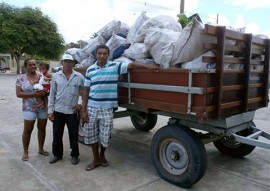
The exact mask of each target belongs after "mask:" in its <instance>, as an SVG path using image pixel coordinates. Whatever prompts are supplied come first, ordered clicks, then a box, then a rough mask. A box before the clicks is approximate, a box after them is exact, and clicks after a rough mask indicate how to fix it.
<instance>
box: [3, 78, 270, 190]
mask: <svg viewBox="0 0 270 191" xmlns="http://www.w3.org/2000/svg"><path fill="white" fill-rule="evenodd" d="M16 77H17V75H15V74H8V73H6V74H0V108H1V109H0V190H1V191H7V190H8V191H13V190H14V191H18V190H20V191H54V190H55V191H60V190H63V191H77V190H79V191H83V190H92V191H151V190H153V191H156V190H161V191H165V190H168V191H169V190H170V191H176V190H194V191H228V190H230V191H242V190H243V191H269V190H270V150H266V149H262V148H256V149H255V150H254V151H253V152H252V153H251V154H250V155H248V156H246V157H245V158H243V159H237V158H232V157H229V156H225V155H222V154H221V153H220V152H219V151H218V150H217V149H216V148H215V147H214V146H213V144H212V143H210V144H207V145H205V147H206V150H207V157H208V167H207V170H206V173H205V175H204V177H203V178H202V179H201V180H200V181H199V182H198V183H197V184H195V185H193V186H192V187H191V188H189V189H183V188H180V187H178V186H175V185H173V184H171V183H169V182H167V181H165V180H163V179H162V178H160V177H159V175H158V174H157V172H156V170H155V168H154V166H153V164H152V161H151V157H150V143H151V139H152V136H153V135H154V133H155V132H156V131H157V130H158V129H159V128H160V127H162V126H164V125H166V123H167V120H168V118H166V117H159V119H158V123H157V125H156V127H155V128H154V129H153V130H151V131H150V132H147V133H145V132H140V131H137V130H136V129H135V128H134V127H133V126H132V123H131V122H130V119H129V118H128V117H126V118H121V119H115V120H114V130H113V135H112V140H111V144H110V146H109V148H108V149H107V158H108V160H109V162H110V166H109V167H106V168H105V167H99V168H97V169H95V170H93V171H90V172H87V171H85V170H84V168H85V166H86V165H87V164H88V163H89V162H90V161H91V160H92V152H91V149H90V147H89V146H86V145H83V144H80V145H79V146H80V157H79V158H80V159H81V161H80V163H79V164H78V165H71V163H70V160H69V153H70V149H69V142H68V136H67V130H66V131H65V134H64V158H63V160H61V161H59V162H58V163H56V164H49V158H50V157H51V156H52V154H51V143H52V124H51V122H48V125H47V137H46V142H45V149H46V150H48V151H49V152H50V156H49V157H44V156H41V155H39V154H38V146H37V136H36V134H37V131H36V128H35V130H34V132H33V134H32V138H31V143H30V149H29V154H30V155H29V157H30V160H29V161H28V162H23V161H22V160H21V156H22V143H21V135H22V130H23V119H22V112H21V99H19V98H17V97H16V95H15V80H16ZM254 122H255V124H256V125H257V127H258V128H260V129H263V130H266V131H267V132H270V128H269V124H270V108H269V107H268V108H264V109H260V110H258V111H257V112H256V118H255V120H254Z"/></svg>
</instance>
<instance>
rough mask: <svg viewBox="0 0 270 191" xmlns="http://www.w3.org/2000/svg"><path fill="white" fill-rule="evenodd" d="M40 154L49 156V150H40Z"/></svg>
mask: <svg viewBox="0 0 270 191" xmlns="http://www.w3.org/2000/svg"><path fill="white" fill-rule="evenodd" d="M38 154H40V155H43V156H49V152H47V151H39V152H38Z"/></svg>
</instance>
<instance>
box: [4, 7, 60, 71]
mask: <svg viewBox="0 0 270 191" xmlns="http://www.w3.org/2000/svg"><path fill="white" fill-rule="evenodd" d="M63 50H64V40H63V37H62V35H61V34H60V33H59V32H58V29H57V25H56V24H55V23H54V22H52V21H51V19H50V18H49V17H48V16H46V15H44V14H43V13H42V11H40V10H39V9H38V8H35V9H33V8H30V7H24V8H17V7H15V6H11V5H9V4H6V3H0V52H8V53H10V54H11V55H12V57H14V58H15V60H16V62H17V66H18V67H17V73H19V72H20V64H19V60H20V57H21V56H22V55H23V54H24V55H27V56H29V57H30V56H31V57H42V58H44V59H56V58H58V57H59V55H60V54H61V53H62V52H63Z"/></svg>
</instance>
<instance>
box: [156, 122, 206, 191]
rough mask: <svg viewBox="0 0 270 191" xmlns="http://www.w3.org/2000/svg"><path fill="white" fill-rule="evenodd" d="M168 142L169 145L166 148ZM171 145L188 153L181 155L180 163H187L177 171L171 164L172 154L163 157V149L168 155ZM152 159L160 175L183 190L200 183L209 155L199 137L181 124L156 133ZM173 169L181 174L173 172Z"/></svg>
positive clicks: (165, 127)
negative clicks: (177, 146)
mask: <svg viewBox="0 0 270 191" xmlns="http://www.w3.org/2000/svg"><path fill="white" fill-rule="evenodd" d="M166 142H169V144H167V145H165V146H164V144H166ZM171 144H175V145H179V148H182V149H183V150H184V151H186V152H182V153H179V162H180V163H181V161H185V163H186V164H185V167H184V168H182V167H181V168H179V169H176V168H174V166H173V165H171V164H170V163H169V162H170V160H168V158H169V157H168V156H172V152H171V153H168V154H170V155H166V154H165V155H166V156H164V154H163V155H162V153H164V152H163V148H165V151H166V152H165V153H167V150H169V149H168V148H169V147H170V145H171ZM180 146H181V147H180ZM177 152H178V151H177ZM181 154H182V155H181ZM163 156H164V157H163ZM166 157H167V158H166ZM151 158H152V161H153V164H154V166H155V168H156V170H157V172H158V174H159V175H160V176H161V177H162V178H163V179H165V180H167V181H169V182H171V183H173V184H175V185H178V186H180V187H183V188H188V187H190V186H192V185H193V184H195V183H196V182H198V181H199V180H200V179H201V178H202V177H203V175H204V173H205V171H206V168H207V154H206V150H205V147H204V145H203V143H202V141H201V140H200V138H199V136H198V135H197V134H196V133H195V132H194V131H192V130H191V129H190V128H188V127H186V126H183V125H179V124H170V125H166V126H164V127H162V128H161V129H159V130H158V131H157V132H156V133H155V135H154V137H153V139H152V143H151ZM171 159H172V158H171ZM180 159H182V160H180ZM167 161H169V162H167ZM174 162H175V161H174ZM177 162H178V161H177ZM168 164H169V165H168ZM175 164H177V163H175ZM170 165H171V166H170ZM173 168H174V169H175V170H178V171H180V172H177V173H175V172H173ZM173 173H174V174H173Z"/></svg>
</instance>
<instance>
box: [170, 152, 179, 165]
mask: <svg viewBox="0 0 270 191" xmlns="http://www.w3.org/2000/svg"><path fill="white" fill-rule="evenodd" d="M171 159H172V160H173V161H174V162H176V161H178V160H179V159H180V155H179V153H178V151H177V150H172V152H171Z"/></svg>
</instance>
